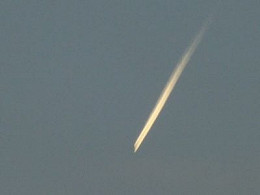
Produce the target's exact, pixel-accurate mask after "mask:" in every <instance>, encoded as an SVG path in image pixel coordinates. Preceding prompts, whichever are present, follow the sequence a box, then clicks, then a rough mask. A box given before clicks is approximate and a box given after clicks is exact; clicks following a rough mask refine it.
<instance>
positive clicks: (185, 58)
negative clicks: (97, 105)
mask: <svg viewBox="0 0 260 195" xmlns="http://www.w3.org/2000/svg"><path fill="white" fill-rule="evenodd" d="M209 22H210V19H209V20H208V21H207V22H206V23H205V24H204V25H203V26H202V28H201V30H200V31H199V33H198V34H197V35H196V37H195V38H194V40H193V42H192V43H191V45H190V46H189V47H188V48H187V49H186V51H185V52H184V55H183V56H182V58H181V60H180V61H179V63H178V64H177V66H176V67H175V69H174V70H173V72H172V74H171V76H170V78H169V80H168V82H167V84H166V86H165V87H164V89H163V91H162V93H161V95H160V97H159V99H158V100H157V103H156V105H155V107H154V109H153V111H152V112H151V114H150V116H149V118H148V120H147V122H146V124H145V126H144V128H143V130H142V131H141V133H140V135H139V136H138V138H137V140H136V141H135V144H134V152H136V151H137V150H138V148H139V147H140V145H141V143H142V142H143V140H144V138H145V136H146V135H147V133H148V132H149V131H150V129H151V127H152V125H153V123H154V121H155V120H156V118H157V117H158V115H159V114H160V112H161V110H162V108H163V106H164V104H165V103H166V101H167V99H168V97H169V95H170V93H171V92H172V90H173V88H174V86H175V84H176V83H177V81H178V79H179V77H180V76H181V73H182V71H183V70H184V68H185V67H186V65H187V63H188V62H189V60H190V58H191V56H192V54H193V53H194V51H195V50H196V48H197V46H198V45H199V43H200V41H201V39H202V37H203V35H204V33H205V31H206V30H207V27H208V24H209Z"/></svg>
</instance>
